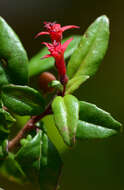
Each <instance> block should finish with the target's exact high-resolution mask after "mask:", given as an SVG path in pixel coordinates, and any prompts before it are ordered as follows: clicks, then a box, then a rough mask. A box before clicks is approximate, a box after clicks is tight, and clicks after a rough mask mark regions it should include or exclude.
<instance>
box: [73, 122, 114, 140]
mask: <svg viewBox="0 0 124 190" xmlns="http://www.w3.org/2000/svg"><path fill="white" fill-rule="evenodd" d="M115 134H117V131H116V130H115V129H108V128H105V127H102V126H99V125H94V124H92V123H88V122H85V121H79V122H78V127H77V132H76V138H79V139H103V138H108V137H110V136H112V135H115Z"/></svg>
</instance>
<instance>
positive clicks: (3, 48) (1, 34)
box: [0, 17, 28, 85]
mask: <svg viewBox="0 0 124 190" xmlns="http://www.w3.org/2000/svg"><path fill="white" fill-rule="evenodd" d="M0 60H1V61H2V64H1V63H0V67H2V68H3V69H4V71H3V69H2V68H0V70H1V72H2V77H1V76H0V84H2V83H3V84H4V83H7V78H8V80H9V81H10V83H14V84H21V85H25V84H27V82H28V65H27V62H28V57H27V54H26V51H25V49H24V48H23V46H22V44H21V42H20V40H19V38H18V37H17V35H16V34H15V32H14V31H13V30H12V29H11V28H10V26H9V25H8V24H7V23H6V21H5V20H4V19H3V18H2V17H0ZM4 73H6V76H5V75H4ZM0 75H1V73H0Z"/></svg>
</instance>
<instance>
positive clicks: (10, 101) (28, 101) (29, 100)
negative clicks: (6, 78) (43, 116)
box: [2, 85, 44, 115]
mask: <svg viewBox="0 0 124 190" xmlns="http://www.w3.org/2000/svg"><path fill="white" fill-rule="evenodd" d="M2 101H3V104H4V105H5V106H6V107H7V108H9V109H10V110H11V111H13V112H15V113H17V114H19V115H39V114H40V113H41V112H43V110H44V102H43V98H42V96H41V95H40V93H39V92H38V91H37V90H35V89H33V88H30V87H28V86H17V85H6V86H4V87H3V89H2Z"/></svg>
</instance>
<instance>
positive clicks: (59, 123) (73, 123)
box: [52, 95, 79, 146]
mask: <svg viewBox="0 0 124 190" xmlns="http://www.w3.org/2000/svg"><path fill="white" fill-rule="evenodd" d="M52 110H53V113H54V119H55V124H56V127H57V128H58V130H59V132H60V134H61V136H62V137H63V140H64V141H65V143H66V144H67V145H69V146H72V145H73V144H74V142H75V135H76V129H77V123H78V113H79V104H78V100H77V98H75V97H74V96H72V95H66V96H64V97H61V96H57V97H56V98H55V99H54V100H53V103H52Z"/></svg>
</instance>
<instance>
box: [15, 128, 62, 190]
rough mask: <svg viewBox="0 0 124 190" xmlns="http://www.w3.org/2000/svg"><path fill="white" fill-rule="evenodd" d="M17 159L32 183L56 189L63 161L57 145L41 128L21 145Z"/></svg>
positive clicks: (44, 187)
mask: <svg viewBox="0 0 124 190" xmlns="http://www.w3.org/2000/svg"><path fill="white" fill-rule="evenodd" d="M16 160H17V161H18V162H19V163H20V165H21V166H22V168H23V170H24V171H25V173H26V175H27V176H28V178H29V179H30V180H31V181H32V183H34V182H38V183H40V186H41V189H43V190H53V189H55V187H56V185H57V181H58V177H59V175H60V168H61V164H62V163H61V159H60V157H59V155H58V152H57V151H56V149H55V147H54V146H53V145H52V143H51V142H50V141H49V140H48V137H47V135H46V134H44V133H43V132H42V131H41V130H39V132H38V133H37V134H36V136H35V137H33V139H32V140H29V141H28V142H27V143H26V144H24V145H23V146H22V147H21V149H20V150H19V151H18V153H17V155H16Z"/></svg>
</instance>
